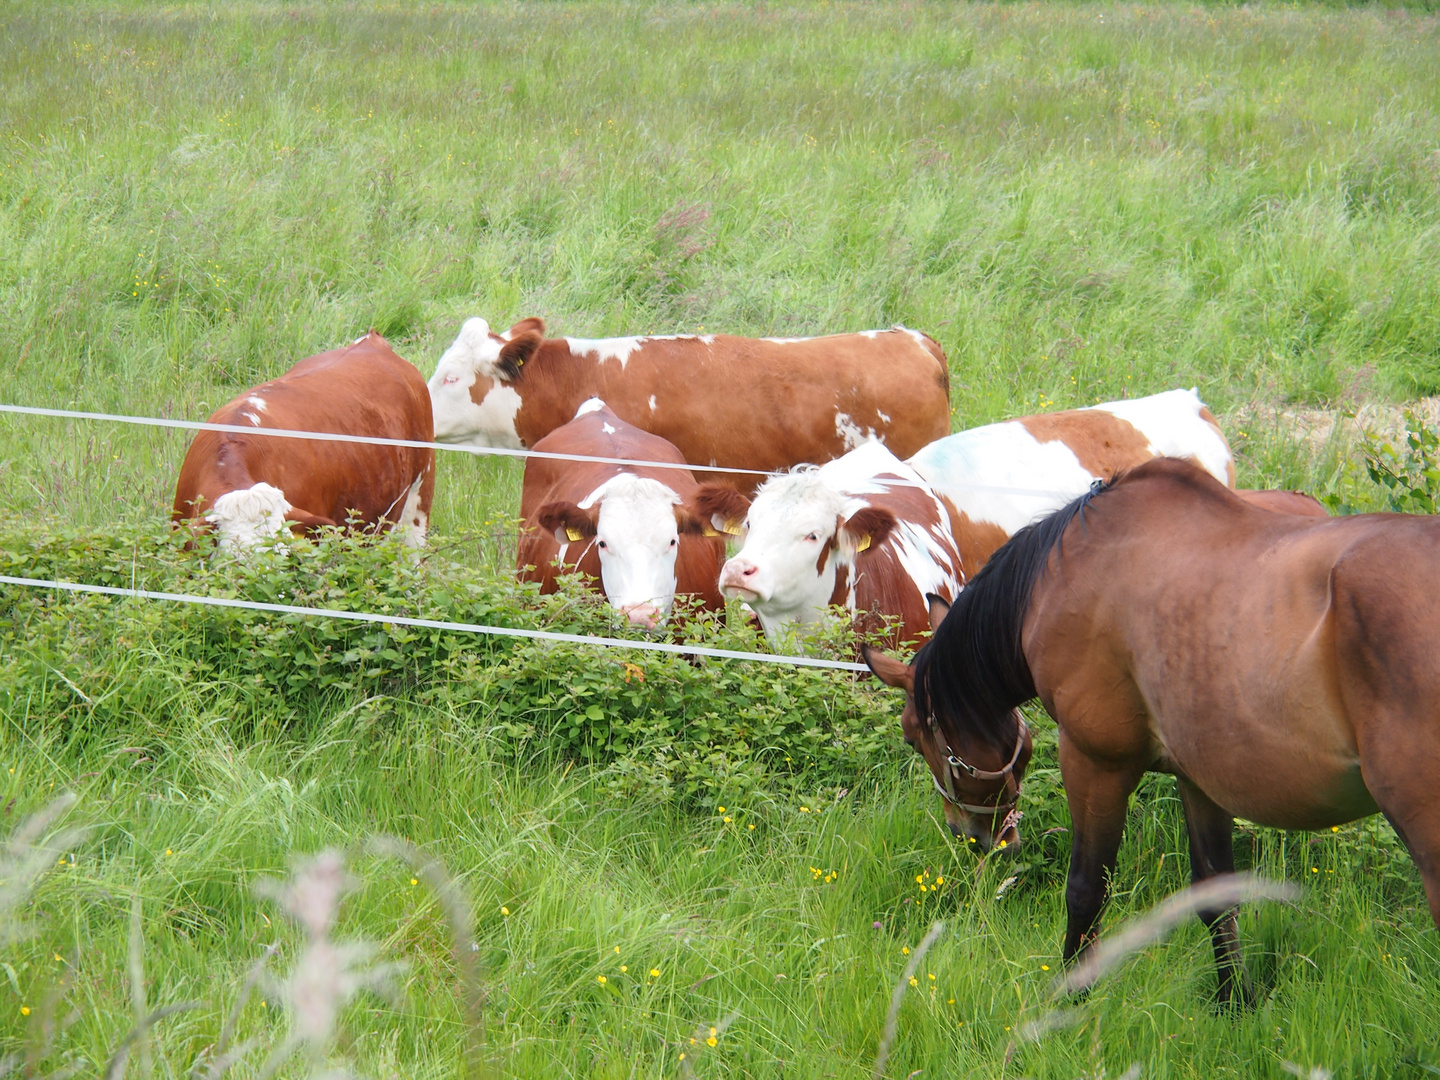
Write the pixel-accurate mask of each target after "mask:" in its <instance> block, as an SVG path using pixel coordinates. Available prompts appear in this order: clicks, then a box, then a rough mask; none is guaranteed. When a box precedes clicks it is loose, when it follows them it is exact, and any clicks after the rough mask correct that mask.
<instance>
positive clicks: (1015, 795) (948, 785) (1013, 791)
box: [930, 714, 1030, 815]
mask: <svg viewBox="0 0 1440 1080" xmlns="http://www.w3.org/2000/svg"><path fill="white" fill-rule="evenodd" d="M1015 719H1016V720H1018V721H1019V724H1020V727H1019V728H1018V730H1016V732H1015V752H1014V753H1013V754H1011V755H1010V760H1009V761H1008V762H1007V763H1006V764H1005V767H1004V768H1002V769H996V770H993V771H992V770H990V769H977V768H976V767H975V766H974V765H971V764H969V763H968V762H966V761H964V760H963V759H961V758H960V757H959V756H958V755H957V754H956V753H955V751H954V750H951V749H950V744H949V743H945V744H944V746H945V765H946V768H945V784H944V786H943V787H942V786H941V784H940V781H939V780H937V779H935V774H934V773H931V774H930V780H931V782H932V783H934V785H935V790H936V791H938V792H939V793H940V797H941V798H942V799H944V800H945V801H946V802H948V803H949V804H950V805H951V806H954V807H956V808H957V809H960V810H964V811H966V812H968V813H971V814H989V815H998V814H1002V813H1006V812H1013V811H1014V810H1015V807H1016V805H1017V804H1018V803H1019V802H1020V785H1019V784H1017V783H1016V782H1015V763H1016V762H1017V761H1019V760H1020V751H1021V750H1023V749H1024V748H1025V736H1026V735H1028V734H1029V733H1030V729H1029V727H1027V726H1026V724H1025V718H1024V717H1023V716H1019V715H1018V714H1017V716H1016V717H1015ZM930 729H931V731H932V732H934V733H935V734H939V725H938V724H936V723H935V722H934V720H933V719H932V720H931V723H930ZM961 776H968V777H970V778H971V779H972V780H1004V781H1005V787H1004V790H1003V791H1002V792H1001V793H1000V794H999V795H998V796H997V797H996V800H995V803H994V805H990V806H980V805H976V804H975V803H967V802H961V801H960V799H959V798H958V797H957V796H956V794H955V781H956V780H957V779H959V778H960V777H961ZM1006 795H1009V796H1010V799H1009V801H1008V802H1001V801H1000V800H1001V799H1003V798H1004V797H1005V796H1006Z"/></svg>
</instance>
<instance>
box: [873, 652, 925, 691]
mask: <svg viewBox="0 0 1440 1080" xmlns="http://www.w3.org/2000/svg"><path fill="white" fill-rule="evenodd" d="M860 656H861V657H862V658H863V659H864V661H865V664H866V666H867V667H869V669H870V670H871V671H873V672H874V673H875V677H876V678H877V679H879V680H880V681H881V682H882V683H884V684H885V685H886V686H894V687H898V688H900V689H902V690H904V691H905V692H906V693H907V694H909V693H913V692H914V690H915V669H914V668H912V667H911V666H910V665H909V664H902V663H901V662H900V661H899V660H896V659H895V658H894V657H893V656H887V655H886V654H885V653H883V652H881V651H880V650H879V649H876V648H873V647H872V646H869V645H861V646H860Z"/></svg>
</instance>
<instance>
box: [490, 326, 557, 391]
mask: <svg viewBox="0 0 1440 1080" xmlns="http://www.w3.org/2000/svg"><path fill="white" fill-rule="evenodd" d="M544 340H545V335H544V334H543V333H541V332H540V331H539V330H536V329H535V328H534V327H531V328H530V329H529V330H526V331H525V332H524V333H523V334H520V335H519V336H517V337H512V338H511V339H510V340H509V341H507V342H506V343H505V344H504V345H502V346H500V359H499V360H497V361H496V362H495V370H496V371H497V372H498V373H499V375H500V378H501V379H503V380H504V381H505V382H514V381H515V380H516V379H518V378H519V377H520V369H521V368H523V367H524V366H525V364H526V362H527V361H528V360H529V359H530V358H531V357H532V356H534V355H535V350H536V349H538V348H540V343H541V342H542V341H544Z"/></svg>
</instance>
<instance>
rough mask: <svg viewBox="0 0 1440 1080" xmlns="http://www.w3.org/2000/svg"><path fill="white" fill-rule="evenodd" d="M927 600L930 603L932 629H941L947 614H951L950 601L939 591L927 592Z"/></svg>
mask: <svg viewBox="0 0 1440 1080" xmlns="http://www.w3.org/2000/svg"><path fill="white" fill-rule="evenodd" d="M925 602H926V603H927V604H929V605H930V629H931V630H939V629H940V624H941V623H942V622H944V621H945V616H946V615H949V614H950V601H949V600H946V599H945V598H944V597H943V596H941V595H940V594H939V593H933V592H927V593H926V594H925Z"/></svg>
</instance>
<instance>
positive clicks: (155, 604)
mask: <svg viewBox="0 0 1440 1080" xmlns="http://www.w3.org/2000/svg"><path fill="white" fill-rule="evenodd" d="M184 541H185V537H184V536H181V535H174V534H170V533H169V532H168V531H162V532H158V533H157V532H154V531H145V530H143V529H129V530H126V529H120V530H114V531H108V532H80V531H75V530H65V529H55V528H44V527H37V528H34V529H31V530H28V531H26V532H22V533H10V534H8V535H6V536H4V537H0V573H4V574H7V575H10V576H17V577H34V578H43V579H50V580H60V581H76V582H85V583H92V584H102V585H111V586H119V587H127V588H141V589H148V590H152V591H162V592H172V593H188V594H199V595H206V596H215V597H226V598H240V599H245V600H251V601H260V602H265V603H275V604H288V605H296V606H302V607H321V608H336V609H343V610H351V611H368V612H379V613H383V614H389V615H396V616H402V617H419V618H426V619H434V620H439V621H445V622H473V623H483V624H487V625H498V626H508V627H517V628H522V627H523V628H534V629H541V628H543V629H549V630H556V631H560V632H564V633H579V634H602V635H605V636H612V637H614V636H622V637H623V636H634V635H635V633H637V632H636V631H632V630H631V629H630V628H629V627H627V626H624V625H617V621H616V620H615V619H614V617H613V615H612V613H611V611H610V609H609V608H608V606H607V605H606V604H605V603H604V602H603V600H602V598H601V597H599V596H598V594H596V593H595V592H594V591H592V590H590V589H588V588H586V587H585V585H584V583H583V582H579V581H575V580H573V579H572V580H570V581H568V582H567V583H566V587H565V588H564V589H562V591H561V592H559V593H557V594H555V595H554V596H547V597H542V596H539V595H538V593H537V592H536V590H535V587H534V586H533V585H521V584H519V583H517V582H515V581H514V580H513V579H512V578H511V577H510V576H509V575H499V576H484V575H480V574H477V573H476V572H474V571H472V570H469V569H467V568H464V567H461V566H459V565H457V564H455V563H453V562H449V561H447V560H444V559H442V558H439V557H437V556H434V555H432V556H430V557H428V558H424V559H419V560H417V559H415V558H414V557H413V556H412V555H411V554H410V553H409V552H408V551H407V550H406V549H404V548H402V547H401V546H400V545H398V544H393V543H388V542H385V543H375V542H373V541H368V540H366V539H363V538H356V537H350V536H345V535H342V534H339V533H332V534H328V535H324V536H321V537H319V538H318V539H317V540H316V541H314V542H294V543H286V544H284V545H281V546H279V547H277V548H275V549H272V550H263V551H257V552H255V553H253V554H252V555H251V556H250V557H247V558H246V559H244V560H240V559H235V558H233V557H229V556H227V555H225V554H224V553H222V552H219V551H218V550H216V549H215V548H214V547H213V546H211V545H210V543H209V542H208V541H204V542H201V543H200V544H199V545H198V546H197V547H196V549H195V550H189V551H187V550H186V549H185V546H184ZM736 621H737V622H738V621H739V620H736ZM679 625H680V626H682V627H683V633H684V635H685V637H686V638H687V639H688V640H689V641H691V642H696V643H704V644H706V645H711V646H719V647H722V648H738V649H742V650H745V651H762V650H763V649H764V645H763V643H762V642H761V641H760V640H759V638H758V636H757V635H756V633H755V631H754V630H753V629H751V628H750V627H747V626H739V627H736V628H733V629H732V628H728V627H727V626H725V625H724V621H723V620H721V619H716V618H715V617H713V616H710V615H708V614H706V613H704V612H698V611H694V610H691V611H689V612H685V613H684V617H683V619H682V620H681V621H680V623H679ZM843 630H844V628H843V626H841V625H840V624H839V622H838V620H837V622H836V624H835V625H832V626H829V627H825V628H823V629H822V632H821V633H820V634H819V635H818V636H817V637H815V638H814V639H812V640H810V641H809V642H807V643H806V644H808V646H809V647H810V648H812V649H816V650H819V651H821V652H824V653H830V654H832V655H845V654H846V652H847V650H848V645H847V638H846V635H845V633H844V632H843ZM0 650H3V660H4V674H3V675H0V703H3V705H4V706H5V707H7V708H8V709H10V710H11V713H12V715H14V714H15V713H16V712H20V711H25V712H26V714H27V715H28V716H29V717H30V718H31V722H35V721H36V720H38V721H39V722H40V723H43V724H47V725H61V726H63V727H65V728H66V729H67V733H68V732H69V729H75V731H76V733H77V734H80V735H83V733H84V731H85V730H86V729H88V728H89V727H91V726H98V727H101V728H103V729H105V730H107V731H109V730H113V729H114V727H115V725H116V724H123V723H125V722H126V721H127V718H136V717H143V718H146V719H147V721H148V722H152V723H153V722H154V721H155V720H156V718H159V717H164V716H166V715H168V714H169V713H170V712H173V711H174V710H175V708H176V702H177V699H184V700H186V701H193V700H194V699H195V698H196V696H198V697H199V698H201V699H204V704H205V705H206V706H207V708H208V709H209V710H211V711H214V710H219V711H220V712H221V713H222V714H223V715H226V716H228V717H230V718H231V719H230V723H231V724H232V726H233V727H235V728H236V729H237V730H240V731H245V730H254V729H256V728H258V727H259V726H261V725H269V724H273V723H279V724H282V725H295V724H303V723H305V722H306V721H307V720H308V719H310V718H313V717H316V716H319V715H320V714H321V712H323V711H325V710H327V709H328V710H329V711H330V712H333V711H334V706H335V705H336V704H340V705H342V706H343V705H344V704H346V703H349V702H351V701H352V700H353V701H358V702H364V701H368V700H371V699H374V698H376V697H403V698H407V699H411V700H415V701H417V702H419V703H421V704H423V705H425V706H427V707H430V708H433V709H436V710H441V711H448V710H462V711H463V712H465V713H466V714H469V715H472V716H478V717H481V718H482V719H483V720H484V723H485V730H486V731H487V733H488V734H489V736H490V737H492V738H493V739H494V741H495V744H496V746H497V748H498V750H499V752H500V753H501V755H502V756H504V755H525V756H534V755H541V756H545V757H549V758H551V759H559V760H575V761H585V762H587V763H590V764H596V765H601V766H607V767H609V769H610V777H611V781H610V782H611V787H612V790H613V791H614V792H615V793H616V794H621V793H625V794H642V795H645V794H648V795H653V796H654V797H657V798H669V797H672V796H676V795H679V796H681V797H683V798H686V799H696V798H701V799H706V798H709V797H711V795H712V794H713V793H716V792H718V791H720V790H727V791H728V790H732V789H741V790H745V789H750V788H753V787H755V786H756V785H760V784H762V783H764V782H765V781H766V780H767V779H768V778H772V777H792V778H795V779H796V780H803V782H804V783H806V784H808V785H812V786H813V785H833V786H835V787H847V786H850V785H852V784H853V783H854V782H855V781H856V779H857V778H858V777H859V776H860V775H861V774H863V773H864V772H865V770H867V769H869V768H871V767H872V766H874V765H876V764H878V763H879V762H881V761H882V760H884V759H886V758H888V757H892V756H893V755H894V754H896V753H897V752H898V751H899V750H903V749H904V748H903V746H901V745H900V740H899V737H898V725H897V723H896V703H895V702H894V701H893V700H892V699H891V698H890V696H889V695H887V694H885V693H883V692H882V691H881V690H879V689H878V688H875V687H872V686H871V685H870V681H869V680H868V679H866V678H861V677H857V676H851V675H847V674H843V673H836V672H834V671H823V670H816V669H807V668H794V667H791V666H782V665H771V664H762V663H750V662H734V661H729V660H704V659H701V658H695V657H687V656H683V655H677V654H664V653H654V652H647V653H642V652H638V651H637V652H627V651H619V650H616V649H612V648H599V647H594V646H588V645H578V644H570V643H557V642H548V641H529V640H521V641H518V642H517V641H516V640H515V639H510V638H503V637H498V636H486V635H481V634H473V633H459V632H454V631H449V630H438V629H426V628H415V627H407V626H401V625H397V624H393V623H356V622H350V621H347V620H341V619H331V618H322V617H311V616H301V615H291V614H275V613H268V612H256V611H249V610H240V609H231V608H216V607H208V606H198V605H189V604H179V603H169V602H163V601H151V600H141V599H126V598H113V597H106V596H95V595H77V594H69V593H57V592H54V591H51V590H43V589H34V588H24V587H13V586H12V587H5V588H4V589H3V591H0ZM714 797H717V798H718V795H715V796H714Z"/></svg>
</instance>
